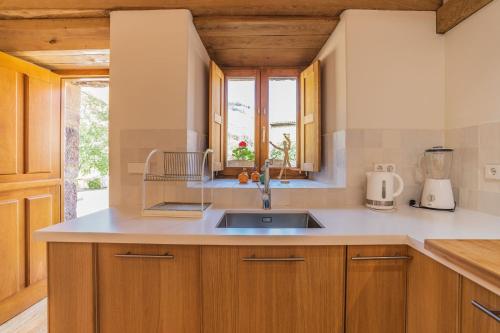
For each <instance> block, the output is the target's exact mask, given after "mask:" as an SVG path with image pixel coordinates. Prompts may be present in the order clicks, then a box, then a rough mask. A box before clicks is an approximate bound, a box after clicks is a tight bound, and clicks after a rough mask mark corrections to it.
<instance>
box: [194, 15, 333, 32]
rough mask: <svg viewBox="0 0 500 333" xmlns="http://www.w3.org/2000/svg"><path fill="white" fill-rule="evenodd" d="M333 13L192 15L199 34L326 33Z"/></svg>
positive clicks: (330, 26) (328, 30) (331, 25)
mask: <svg viewBox="0 0 500 333" xmlns="http://www.w3.org/2000/svg"><path fill="white" fill-rule="evenodd" d="M337 23H338V18H336V17H321V16H320V17H314V16H302V17H296V16H201V17H195V18H194V24H195V26H196V30H198V33H199V34H200V36H202V37H203V36H210V37H215V36H217V37H231V36H235V35H236V36H270V35H271V36H289V35H295V36H298V35H329V34H331V33H332V31H333V29H334V28H335V26H336V25H337Z"/></svg>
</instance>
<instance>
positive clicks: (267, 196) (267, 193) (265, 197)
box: [257, 160, 272, 209]
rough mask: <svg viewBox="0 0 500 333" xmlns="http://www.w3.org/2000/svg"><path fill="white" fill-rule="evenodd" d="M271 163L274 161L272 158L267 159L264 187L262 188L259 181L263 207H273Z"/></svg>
mask: <svg viewBox="0 0 500 333" xmlns="http://www.w3.org/2000/svg"><path fill="white" fill-rule="evenodd" d="M271 164H272V162H271V161H270V160H266V161H265V162H264V188H263V189H262V188H261V187H260V185H259V183H257V186H258V188H259V190H260V192H261V196H262V208H263V209H271V176H270V173H269V167H270V166H271Z"/></svg>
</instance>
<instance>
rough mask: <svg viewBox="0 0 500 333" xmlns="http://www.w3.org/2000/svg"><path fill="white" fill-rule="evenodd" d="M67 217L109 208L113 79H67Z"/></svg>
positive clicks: (65, 131)
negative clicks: (110, 122)
mask: <svg viewBox="0 0 500 333" xmlns="http://www.w3.org/2000/svg"><path fill="white" fill-rule="evenodd" d="M63 92H64V98H63V103H64V142H65V150H64V155H65V156H64V219H65V220H66V221H67V220H71V219H74V218H76V217H80V216H84V215H87V214H90V213H93V212H96V211H99V210H102V209H105V208H108V207H109V193H108V182H109V176H108V174H109V144H108V133H109V127H108V123H109V122H108V117H109V80H108V79H107V78H76V79H64V80H63Z"/></svg>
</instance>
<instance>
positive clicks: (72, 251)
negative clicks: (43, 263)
mask: <svg viewBox="0 0 500 333" xmlns="http://www.w3.org/2000/svg"><path fill="white" fill-rule="evenodd" d="M94 249H95V245H93V244H89V243H50V244H49V245H48V273H49V278H48V280H49V291H48V296H49V309H48V310H49V311H48V316H49V332H50V333H68V332H71V333H93V332H97V330H96V323H97V321H96V302H95V294H96V288H95V283H94V278H95V276H96V274H95V273H96V271H95V250H94Z"/></svg>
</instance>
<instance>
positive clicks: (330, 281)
mask: <svg viewBox="0 0 500 333" xmlns="http://www.w3.org/2000/svg"><path fill="white" fill-rule="evenodd" d="M344 263H345V247H341V246H330V247H324V246H309V247H299V246H294V247H267V246H266V247H224V246H207V247H203V248H202V276H203V279H202V290H203V332H205V333H224V332H227V333H233V332H239V333H247V332H248V333H254V332H259V333H266V332H267V333H280V332H283V333H285V332H286V333H289V332H295V333H300V332H304V333H306V332H315V333H322V332H328V333H332V332H343V329H344V328H343V317H344V316H343V314H344V312H343V308H344V306H343V303H344V286H345V283H344Z"/></svg>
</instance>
